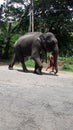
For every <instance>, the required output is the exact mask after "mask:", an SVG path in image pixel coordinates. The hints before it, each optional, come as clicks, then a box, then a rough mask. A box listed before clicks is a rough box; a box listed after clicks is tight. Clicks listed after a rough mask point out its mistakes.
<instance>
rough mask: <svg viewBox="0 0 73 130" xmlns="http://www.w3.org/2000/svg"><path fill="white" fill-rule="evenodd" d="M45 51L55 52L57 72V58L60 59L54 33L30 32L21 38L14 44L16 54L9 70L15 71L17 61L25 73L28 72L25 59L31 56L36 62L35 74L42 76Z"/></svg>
mask: <svg viewBox="0 0 73 130" xmlns="http://www.w3.org/2000/svg"><path fill="white" fill-rule="evenodd" d="M43 51H44V52H45V53H46V52H47V51H49V52H53V54H54V57H55V58H54V59H55V60H54V63H55V68H56V70H57V69H58V67H57V57H58V44H57V39H56V37H55V36H54V34H53V33H50V32H48V33H41V32H30V33H27V34H25V35H23V36H22V37H20V38H19V39H18V40H17V41H16V42H15V44H14V54H13V57H12V61H11V63H10V64H9V69H13V66H14V64H15V62H16V61H19V62H21V63H22V68H23V71H24V72H26V71H27V68H26V66H25V57H27V56H31V58H32V59H33V60H34V61H35V70H34V73H37V74H41V70H42V67H43V66H42V62H41V54H42V53H43Z"/></svg>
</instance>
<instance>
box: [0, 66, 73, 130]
mask: <svg viewBox="0 0 73 130" xmlns="http://www.w3.org/2000/svg"><path fill="white" fill-rule="evenodd" d="M0 130H73V73H68V72H59V74H58V75H57V76H55V75H52V74H49V72H45V70H43V75H36V74H34V73H33V72H32V69H31V70H30V71H29V73H24V72H22V68H21V67H14V70H8V66H0Z"/></svg>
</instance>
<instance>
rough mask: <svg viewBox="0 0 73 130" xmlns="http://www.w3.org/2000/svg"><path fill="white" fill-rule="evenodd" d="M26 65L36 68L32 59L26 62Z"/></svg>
mask: <svg viewBox="0 0 73 130" xmlns="http://www.w3.org/2000/svg"><path fill="white" fill-rule="evenodd" d="M25 64H26V66H28V67H34V66H35V64H34V61H33V60H32V59H28V60H26V62H25Z"/></svg>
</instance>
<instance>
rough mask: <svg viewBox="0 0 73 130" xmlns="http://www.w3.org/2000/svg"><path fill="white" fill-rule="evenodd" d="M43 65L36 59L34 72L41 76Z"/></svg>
mask: <svg viewBox="0 0 73 130" xmlns="http://www.w3.org/2000/svg"><path fill="white" fill-rule="evenodd" d="M42 68H43V66H42V64H41V61H40V59H39V58H38V59H35V70H34V73H36V74H41V71H42Z"/></svg>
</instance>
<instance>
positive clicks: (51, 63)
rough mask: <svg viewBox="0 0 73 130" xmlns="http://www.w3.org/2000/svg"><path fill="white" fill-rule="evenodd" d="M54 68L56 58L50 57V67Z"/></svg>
mask: <svg viewBox="0 0 73 130" xmlns="http://www.w3.org/2000/svg"><path fill="white" fill-rule="evenodd" d="M52 66H54V56H53V55H50V67H52Z"/></svg>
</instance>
